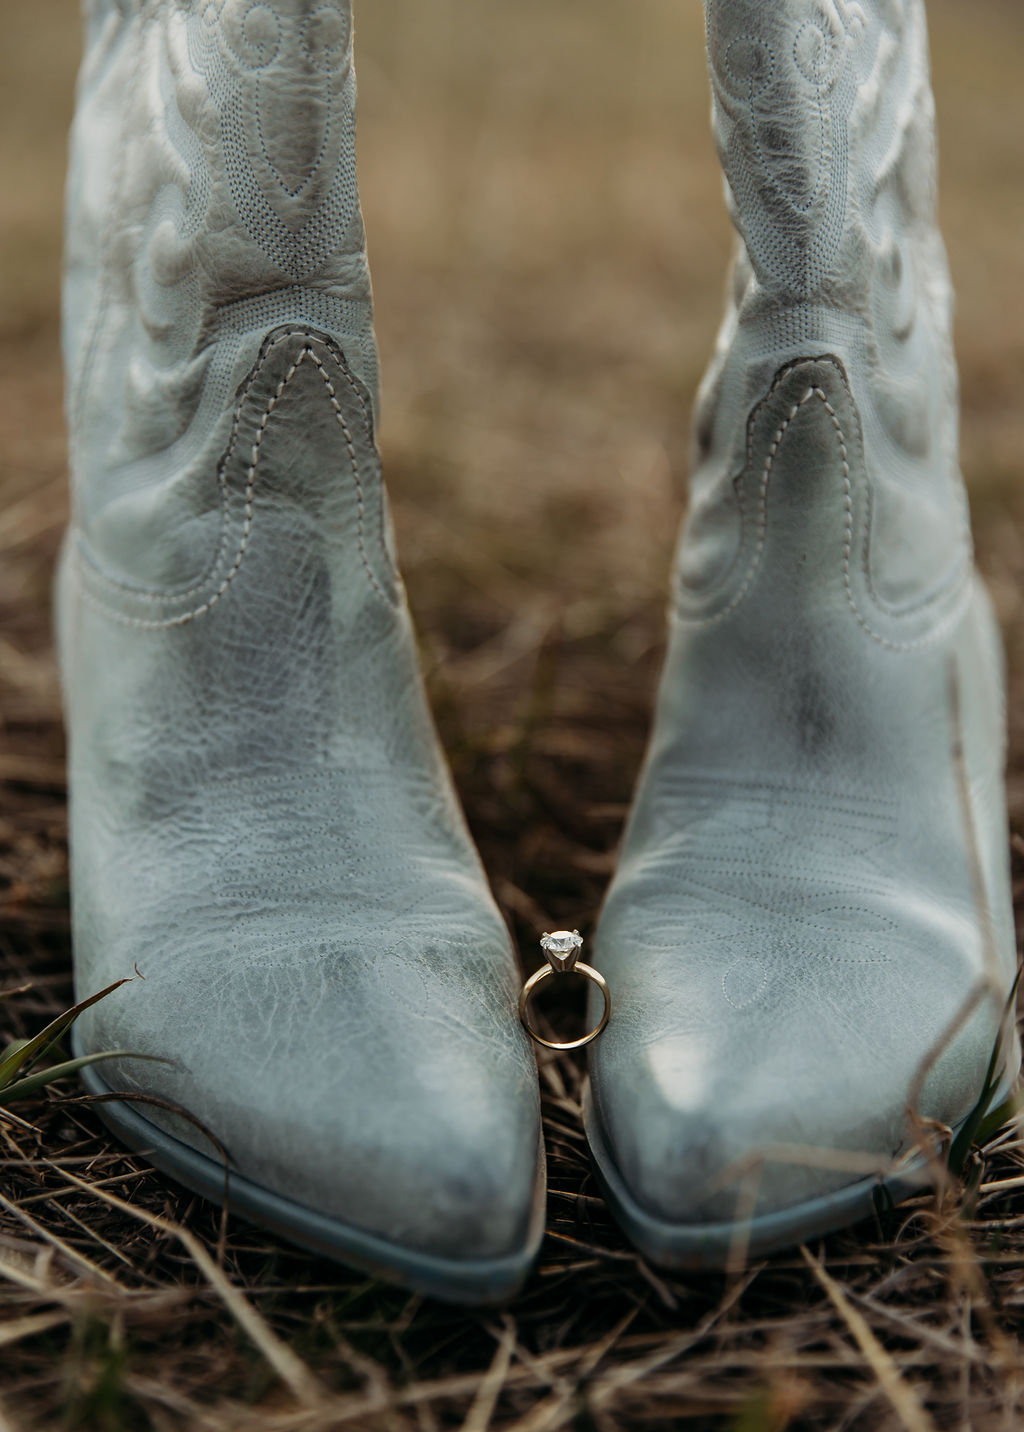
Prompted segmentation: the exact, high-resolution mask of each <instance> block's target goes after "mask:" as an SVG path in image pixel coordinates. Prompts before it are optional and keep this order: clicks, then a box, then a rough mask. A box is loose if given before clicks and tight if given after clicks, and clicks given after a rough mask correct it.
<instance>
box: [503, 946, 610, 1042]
mask: <svg viewBox="0 0 1024 1432" xmlns="http://www.w3.org/2000/svg"><path fill="white" fill-rule="evenodd" d="M572 971H574V972H575V973H577V974H581V975H586V977H587V979H588V980H592V981H593V983H594V984H596V985H597V987H598V989H599V990H600V991H601V994H602V996H603V997H604V1009H603V1011H602V1012H601V1018H600V1019H599V1020H598V1022H597V1024H596V1025H595V1026H594V1028H593V1029H592V1030H591V1031H590V1033H589V1034H584V1036H583V1037H582V1039H568V1040H564V1041H559V1040H555V1039H545V1038H544V1036H543V1035H542V1034H538V1033H537V1031H536V1030H535V1029H534V1027H533V1025H532V1024H531V1023H530V1015H529V1010H528V1009H527V1005H528V1004H529V1001H530V996H531V995H532V994H533V992H534V990H535V989H536V988H537V986H538V985H539V984H541V983H542V982H543V981H544V980H546V979H547V978H548V976H549V975H555V974H561V973H566V974H568V973H571V971H569V970H566V971H564V972H563V971H561V970H556V969H555V968H554V967H553V966H552V965H541V967H540V969H539V970H537V971H536V973H535V974H532V975H531V976H530V978H529V979H528V980H527V981H526V983H525V984H524V985H523V988H522V990H521V992H520V995H519V1018H520V1019H521V1020H522V1022H523V1028H524V1029H525V1030H526V1032H527V1034H528V1035H529V1036H530V1038H531V1039H533V1040H534V1041H535V1042H536V1043H537V1044H542V1045H543V1046H544V1048H545V1049H559V1050H562V1049H582V1048H583V1046H584V1045H585V1044H589V1043H590V1041H591V1040H592V1039H596V1038H597V1036H598V1035H599V1034H600V1033H601V1031H602V1029H604V1027H605V1025H606V1024H607V1023H608V1016H609V1015H610V1014H611V1012H612V996H611V991H610V990H609V988H608V985H607V982H606V981H605V978H604V975H602V974H600V973H599V972H598V971H597V970H595V969H592V968H591V966H590V965H585V964H582V963H581V962H580V961H579V960H577V961H576V962H575V963H574V964H573V966H572Z"/></svg>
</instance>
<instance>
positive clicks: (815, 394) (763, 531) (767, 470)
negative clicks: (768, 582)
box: [677, 359, 970, 651]
mask: <svg viewBox="0 0 1024 1432" xmlns="http://www.w3.org/2000/svg"><path fill="white" fill-rule="evenodd" d="M799 361H800V362H806V361H809V360H806V359H803V360H799ZM822 361H826V362H827V361H834V360H830V359H824V360H822ZM794 366H796V365H795V364H791V365H787V367H786V368H785V369H783V371H782V372H781V373H780V374H779V375H778V377H777V378H776V381H775V383H774V384H773V391H774V389H775V388H776V387H778V386H779V384H780V383H781V382H782V381H784V379H785V378H786V377H787V376H788V374H789V373H790V372H792V369H793V367H794ZM836 366H837V367H838V365H836ZM769 396H770V394H769ZM812 398H818V399H820V401H821V402H822V404H823V405H824V407H825V411H826V412H827V413H828V415H829V419H830V421H831V423H832V426H833V428H834V430H835V435H836V440H837V442H838V446H839V456H840V462H841V467H842V477H843V509H844V514H843V527H844V532H843V561H842V573H843V590H844V594H845V597H846V602H847V605H848V606H849V608H850V610H851V612H852V613H853V615H854V617H855V618H856V620H857V623H858V625H859V626H860V627H861V629H862V630H863V631H864V632H865V633H866V634H867V635H868V636H869V637H871V639H872V640H873V641H875V642H877V643H878V644H879V645H880V646H882V647H884V648H885V649H886V650H889V651H910V650H914V649H916V648H918V647H922V646H926V645H928V644H929V643H931V642H933V641H936V640H939V639H940V638H941V637H942V636H943V635H944V634H945V632H946V630H947V629H948V627H949V626H950V625H952V624H953V623H954V622H955V621H956V620H958V619H959V617H960V615H961V609H962V607H963V605H964V603H965V599H966V596H967V594H968V593H969V591H970V585H969V583H967V582H964V580H963V575H961V576H960V577H959V579H954V582H953V583H952V584H951V585H953V586H955V585H956V584H957V580H959V582H961V583H962V584H963V587H964V591H963V593H962V594H961V596H960V598H959V600H958V602H957V603H956V605H955V606H954V608H953V611H952V612H951V613H950V614H949V615H948V616H947V617H946V619H945V620H944V621H940V622H939V623H938V625H937V626H936V627H934V628H933V629H932V631H930V632H927V633H925V635H924V636H921V637H918V638H917V639H915V640H909V641H905V642H899V641H892V640H890V639H889V638H888V637H885V636H883V635H882V634H881V633H880V632H877V631H876V630H875V629H874V628H873V627H872V626H871V624H870V623H869V622H868V621H867V619H866V618H865V617H864V615H863V613H862V612H861V610H860V608H859V606H858V605H857V599H856V597H855V595H854V592H853V584H852V580H851V572H852V567H853V561H852V558H853V540H854V532H853V479H852V475H851V469H850V458H849V449H848V447H847V441H846V434H845V433H844V431H843V427H842V424H841V422H840V420H839V414H838V413H837V412H836V410H835V408H834V407H833V405H832V403H831V401H830V400H829V397H828V394H827V393H826V392H825V390H824V388H822V387H820V386H819V385H818V384H813V383H812V384H811V385H810V386H809V387H808V388H807V389H806V391H805V392H804V393H803V394H802V396H801V397H800V398H799V399H797V401H796V402H795V403H794V404H793V405H792V407H791V408H790V409H789V412H788V413H787V414H786V416H785V417H784V418H783V419H782V421H781V423H780V424H779V427H778V429H777V430H776V432H775V434H774V436H773V438H772V441H771V443H770V444H769V447H768V455H767V457H766V459H765V464H764V468H763V470H762V473H761V479H760V484H759V492H758V511H757V544H756V547H755V549H754V552H753V554H752V556H751V558H750V562H749V565H748V567H747V572H746V575H745V576H744V578H743V581H742V583H741V585H740V588H739V590H738V591H737V592H736V594H735V596H734V597H733V598H732V600H731V601H730V602H728V604H727V605H726V606H725V607H723V608H722V610H721V611H718V612H715V613H713V614H712V615H710V616H704V617H701V616H689V615H687V614H686V613H683V612H679V611H678V608H677V616H678V617H679V619H680V620H681V621H683V622H685V623H686V624H687V625H688V626H694V627H707V626H713V625H715V623H717V622H721V621H724V620H725V618H726V617H728V616H731V615H732V613H733V612H734V611H735V610H736V608H737V607H739V605H740V604H741V603H742V602H743V600H744V598H745V597H746V596H747V594H748V593H749V591H750V589H751V587H752V586H753V584H754V581H755V579H756V577H757V575H758V572H759V571H760V569H761V562H762V557H763V555H764V549H765V544H766V541H767V533H768V488H769V483H770V481H771V474H772V469H773V467H774V465H775V459H776V457H777V455H778V451H779V447H780V446H781V444H782V440H783V438H784V437H785V435H786V433H787V432H788V430H789V428H790V426H791V424H792V422H793V420H794V419H795V418H796V416H797V414H798V413H799V412H800V411H801V409H803V408H804V407H805V406H806V405H807V403H809V402H810V401H811V399H812ZM752 456H753V428H752V426H751V427H750V428H749V429H748V434H747V460H748V467H749V461H750V458H751V457H752ZM870 496H871V494H870V489H868V490H867V502H868V508H869V511H870V505H871V503H870ZM738 497H739V504H738V505H739V509H740V518H741V521H742V517H743V513H744V507H745V503H744V493H743V487H742V485H740V486H739V488H738ZM865 580H866V582H867V585H868V588H869V590H870V589H871V580H870V572H869V571H867V570H865ZM946 591H947V592H948V591H949V588H947V589H946ZM945 594H946V593H944V592H940V593H938V594H937V595H936V596H933V597H932V598H931V599H930V600H929V601H928V602H925V603H923V604H922V607H921V608H919V609H918V610H919V611H920V610H927V608H928V606H930V605H934V604H936V603H937V602H938V601H939V600H941V598H942V596H944V595H945Z"/></svg>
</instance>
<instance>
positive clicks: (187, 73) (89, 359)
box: [58, 0, 539, 1259]
mask: <svg viewBox="0 0 1024 1432" xmlns="http://www.w3.org/2000/svg"><path fill="white" fill-rule="evenodd" d="M351 46H352V34H351V13H350V8H349V5H348V4H347V3H341V0H338V3H333V2H332V0H276V3H275V4H274V5H273V6H270V5H268V4H253V3H243V0H196V3H194V4H188V3H184V0H168V3H149V4H141V5H140V4H132V3H122V4H115V3H111V2H110V0H101V3H96V0H93V3H92V4H91V6H90V8H89V10H88V11H87V31H86V50H85V59H84V64H83V69H82V75H81V82H80V91H79V98H78V110H77V116H76V119H75V125H74V132H73V136H72V167H71V177H70V180H69V191H68V241H67V278H66V308H65V314H66V324H65V352H66V363H67V388H68V412H69V423H70V433H71V456H72V469H73V491H74V512H75V517H74V522H73V525H72V527H71V529H70V531H69V533H68V536H67V541H66V545H65V551H64V555H63V560H62V566H61V573H60V582H59V594H58V605H59V638H60V652H61V664H62V672H63V680H64V690H65V699H66V709H67V720H68V728H69V734H70V779H71V841H72V861H73V916H74V943H75V958H76V970H77V975H76V978H77V989H78V992H79V995H80V996H85V995H87V994H91V993H92V992H94V991H95V990H97V989H99V988H100V987H102V986H103V985H105V984H107V983H108V982H111V981H113V980H115V979H118V978H119V977H121V976H123V975H128V974H131V973H132V968H133V966H134V965H136V964H137V966H138V969H139V971H140V974H141V975H142V976H144V979H138V980H136V981H134V982H133V983H132V984H130V985H128V986H125V987H123V988H122V989H120V990H119V991H117V993H116V994H114V995H113V996H111V997H110V998H108V999H106V1000H104V1001H103V1002H102V1003H100V1004H98V1005H96V1006H95V1007H94V1008H93V1009H91V1010H90V1011H88V1013H87V1014H86V1015H85V1016H83V1018H82V1020H81V1022H80V1029H79V1033H80V1042H81V1048H82V1051H83V1052H90V1051H93V1050H100V1049H107V1048H126V1049H131V1050H133V1051H137V1052H141V1053H148V1054H154V1055H161V1056H165V1057H168V1058H170V1059H171V1060H173V1061H174V1062H173V1065H162V1064H150V1063H146V1064H143V1063H140V1062H138V1061H135V1062H132V1061H119V1062H118V1064H117V1065H115V1066H104V1068H105V1070H106V1072H105V1076H104V1077H105V1078H106V1079H107V1081H108V1082H109V1083H110V1084H111V1085H112V1086H113V1087H115V1088H120V1089H129V1090H137V1091H145V1092H148V1093H151V1094H155V1095H157V1096H160V1097H162V1098H165V1099H168V1100H172V1101H174V1102H175V1103H176V1104H179V1105H182V1106H184V1107H185V1108H186V1109H188V1110H190V1111H191V1112H192V1113H193V1114H194V1115H196V1116H197V1117H198V1118H199V1119H201V1120H202V1121H203V1122H204V1123H206V1124H207V1125H208V1126H209V1127H210V1128H211V1129H212V1130H213V1131H214V1133H215V1134H217V1136H218V1137H219V1138H220V1139H221V1140H222V1141H223V1143H224V1144H225V1145H226V1146H227V1148H228V1150H229V1152H230V1155H231V1159H232V1164H233V1166H234V1168H235V1169H236V1170H237V1171H238V1172H239V1173H241V1174H242V1175H244V1176H245V1177H246V1178H247V1179H249V1180H251V1181H253V1182H254V1183H256V1184H258V1185H260V1186H262V1187H264V1188H267V1189H269V1190H271V1191H272V1192H275V1193H278V1194H281V1195H283V1196H285V1197H288V1198H290V1199H292V1200H294V1202H295V1204H296V1205H298V1206H304V1207H308V1208H312V1209H314V1210H317V1211H319V1212H321V1213H325V1214H328V1215H331V1216H332V1217H334V1218H336V1219H338V1220H339V1221H341V1222H343V1223H345V1224H347V1225H353V1226H355V1227H357V1228H362V1229H365V1230H368V1231H370V1232H372V1233H375V1234H379V1235H382V1236H383V1237H385V1238H386V1239H389V1240H391V1241H392V1242H393V1243H394V1244H396V1245H399V1246H407V1247H409V1248H413V1249H417V1250H421V1251H426V1252H427V1253H431V1254H437V1255H442V1256H446V1257H451V1258H455V1259H472V1258H487V1257H499V1256H502V1255H505V1254H508V1253H510V1252H515V1251H516V1250H519V1249H521V1248H522V1247H523V1246H524V1244H525V1243H526V1241H527V1240H528V1237H529V1236H530V1235H529V1234H528V1224H529V1220H530V1213H531V1205H532V1203H533V1200H534V1194H535V1189H536V1182H537V1178H538V1141H539V1108H538V1103H539V1101H538V1089H537V1079H536V1068H535V1064H534V1060H533V1057H532V1053H531V1050H530V1048H529V1045H528V1041H527V1039H526V1036H525V1034H524V1032H523V1031H522V1029H521V1028H520V1026H519V1023H518V1021H517V1019H516V1007H515V1005H516V995H517V991H518V985H519V976H518V973H517V967H516V960H515V956H514V953H513V950H512V947H511V944H510V940H509V936H508V933H507V931H506V928H505V926H504V924H503V921H502V919H501V917H500V915H499V913H498V910H497V908H496V906H495V904H494V902H493V899H492V897H491V895H490V893H489V891H488V888H487V884H486V881H485V878H484V875H483V872H482V870H481V867H480V863H479V860H478V857H477V855H476V852H475V850H474V848H473V846H472V843H471V840H470V838H469V835H468V833H467V830H466V827H465V824H464V821H463V818H462V815H461V813H460V811H459V808H458V805H457V802H456V798H455V796H454V793H453V789H452V786H451V782H450V778H449V775H448V772H447V770H446V767H445V764H444V761H443V758H442V755H441V752H440V749H439V746H438V742H437V738H436V735H435V732H434V729H433V726H432V723H431V721H430V717H429V714H428V711H427V707H426V703H425V698H424V693H423V689H422V685H421V680H420V676H419V672H418V669H417V663H416V653H415V646H414V639H413V634H412V631H411V627H410V621H409V615H408V611H407V607H406V602H405V597H404V594H403V590H402V586H401V582H400V580H399V578H398V576H397V574H396V571H395V566H394V558H393V552H392V544H391V538H390V529H389V522H388V516H387V510H386V500H385V494H384V490H383V487H382V483H381V474H380V463H379V458H378V454H377V449H376V445H375V439H374V431H375V413H376V401H377V400H376V355H375V348H374V340H373V334H372V327H371V296H370V286H369V277H368V270H367V265H366V259H365V253H364V242H363V227H362V220H361V217H360V212H359V202H358V195H357V190H356V179H355V152H354V123H355V79H354V74H353V68H352V48H351ZM137 1107H138V1108H139V1109H140V1110H141V1112H143V1113H145V1115H146V1117H147V1118H148V1119H150V1120H152V1121H153V1122H154V1123H155V1124H158V1125H159V1126H160V1127H161V1128H163V1129H165V1130H168V1131H170V1132H171V1133H173V1134H174V1135H176V1136H177V1138H178V1139H180V1140H182V1141H184V1142H185V1143H188V1144H190V1145H192V1146H193V1147H195V1148H197V1149H200V1150H201V1151H202V1152H204V1153H208V1154H212V1156H213V1157H216V1155H215V1154H213V1153H212V1151H211V1149H210V1147H209V1145H208V1144H207V1143H206V1141H205V1140H204V1138H203V1136H202V1134H201V1133H200V1132H199V1131H198V1130H197V1129H196V1128H195V1127H194V1126H193V1125H191V1124H189V1123H187V1122H185V1121H183V1120H181V1119H179V1118H177V1117H175V1116H174V1115H172V1114H168V1113H165V1112H162V1111H160V1110H159V1109H156V1108H153V1107H152V1106H146V1105H140V1106H137Z"/></svg>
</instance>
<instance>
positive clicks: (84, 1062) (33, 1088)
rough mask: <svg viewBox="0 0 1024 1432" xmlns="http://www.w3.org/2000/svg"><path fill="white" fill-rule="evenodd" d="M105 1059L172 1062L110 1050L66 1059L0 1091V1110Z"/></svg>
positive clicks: (149, 1055)
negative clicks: (55, 1081)
mask: <svg viewBox="0 0 1024 1432" xmlns="http://www.w3.org/2000/svg"><path fill="white" fill-rule="evenodd" d="M104 1059H146V1060H148V1061H149V1062H150V1063H152V1064H170V1063H171V1062H172V1061H171V1060H170V1059H161V1057H160V1056H159V1055H158V1054H138V1053H136V1052H135V1050H132V1049H108V1050H104V1051H103V1052H102V1053H100V1054H83V1055H82V1056H81V1058H79V1059H65V1060H64V1062H63V1063H62V1064H54V1065H53V1067H52V1068H50V1069H40V1070H39V1071H38V1072H37V1073H35V1074H26V1075H25V1076H24V1078H22V1079H15V1080H14V1082H13V1083H12V1084H9V1085H8V1086H7V1088H6V1089H2V1090H0V1109H2V1108H3V1107H4V1105H5V1104H9V1103H12V1102H13V1101H14V1100H15V1099H24V1098H27V1097H28V1095H30V1094H35V1093H36V1092H37V1091H38V1090H40V1089H45V1088H46V1086H47V1084H52V1083H53V1082H54V1080H56V1079H66V1078H67V1077H68V1075H69V1074H77V1073H78V1071H79V1069H85V1068H86V1067H87V1066H88V1065H89V1064H99V1063H100V1062H101V1061H102V1060H104Z"/></svg>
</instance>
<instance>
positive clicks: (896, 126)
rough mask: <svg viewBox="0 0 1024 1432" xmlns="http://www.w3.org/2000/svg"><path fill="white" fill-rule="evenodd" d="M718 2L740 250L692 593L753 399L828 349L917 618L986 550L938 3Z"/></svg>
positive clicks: (686, 567)
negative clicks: (958, 293) (955, 338)
mask: <svg viewBox="0 0 1024 1432" xmlns="http://www.w3.org/2000/svg"><path fill="white" fill-rule="evenodd" d="M705 13H706V20H707V42H708V59H709V68H710V74H711V85H712V95H713V124H714V133H715V141H716V145H717V148H718V153H719V156H720V158H721V161H722V166H723V170H724V173H725V179H726V190H727V199H728V202H729V207H730V211H731V214H732V217H733V220H734V222H735V225H736V228H737V232H738V236H739V242H738V251H737V257H736V261H735V265H734V271H733V279H732V285H731V292H730V295H729V299H728V304H727V312H726V316H725V321H724V323H723V325H722V329H721V332H720V335H719V341H718V346H717V351H716V353H715V356H714V359H713V361H712V363H711V366H710V368H709V370H708V373H707V375H706V377H705V379H704V382H703V384H702V388H701V392H700V395H699V398H698V404H697V413H696V420H695V452H694V463H693V480H692V487H691V512H690V521H689V531H688V535H687V539H686V540H685V541H684V543H683V545H682V549H681V553H680V580H681V583H682V586H683V588H687V587H692V588H702V587H704V586H706V585H707V584H708V583H713V582H714V581H716V580H717V579H718V578H720V576H721V573H722V571H723V570H724V568H725V567H727V566H728V564H729V562H730V561H731V560H732V558H733V556H734V555H735V552H736V550H737V546H738V545H739V542H740V540H741V539H740V538H739V536H738V533H739V529H740V526H741V525H742V515H741V513H740V511H739V508H738V506H737V503H736V501H735V496H736V494H735V492H734V491H733V487H732V484H733V482H734V481H735V479H736V478H737V475H738V474H739V473H741V472H742V471H743V468H744V466H745V465H746V462H747V457H748V453H747V445H748V440H749V432H748V422H749V420H750V416H751V414H752V412H753V411H754V409H755V407H756V406H757V404H758V403H759V402H761V401H762V399H763V398H764V396H765V394H766V393H768V392H769V391H770V389H771V387H772V384H773V382H774V380H775V378H776V375H777V374H778V373H779V372H780V371H781V370H782V369H783V367H784V366H785V365H786V364H787V363H793V362H795V361H798V360H800V359H806V358H814V359H817V358H825V357H830V358H833V359H836V360H838V363H839V365H840V367H841V369H842V371H843V373H844V374H845V378H846V383H847V385H848V387H849V390H850V393H851V395H852V398H853V401H854V404H855V407H856V412H857V422H858V426H859V428H860V430H861V432H862V434H863V451H864V458H863V466H862V470H861V471H859V472H856V473H853V474H852V475H851V481H852V482H853V484H854V486H859V487H861V488H862V489H863V490H864V493H865V499H866V500H867V501H868V502H869V503H870V506H871V533H870V539H869V548H870V551H869V556H868V559H867V560H868V563H869V566H870V584H871V586H872V589H873V591H874V593H875V594H876V595H877V597H878V599H879V601H880V602H881V604H882V605H883V606H884V607H885V608H886V609H887V610H888V611H892V612H897V613H898V612H900V611H903V610H908V611H909V610H910V609H912V608H914V607H915V606H917V605H919V604H920V603H921V602H922V601H925V600H927V599H928V598H929V596H930V595H931V594H934V593H935V592H936V591H937V590H939V589H941V588H942V587H944V586H945V585H946V584H948V583H949V582H952V581H955V580H956V579H957V577H958V574H959V575H962V573H963V571H964V570H965V566H966V565H967V564H968V563H969V558H970V538H969V533H968V529H967V514H966V504H965V498H964V493H963V486H962V481H961V478H960V472H959V465H958V459H957V445H958V433H957V379H956V368H955V364H954V360H953V353H952V339H951V318H952V293H951V289H950V283H949V275H948V268H947V264H946V258H945V251H944V248H943V245H942V240H941V237H940V235H939V232H938V228H937V226H936V219H935V173H936V163H935V126H934V104H933V100H932V94H931V88H930V83H929V75H928V54H927V34H926V28H925V19H924V10H923V6H922V5H921V3H920V0H861V3H853V0H780V3H778V4H771V5H765V4H761V3H757V0H706V3H705ZM821 500H822V501H826V500H831V499H830V498H828V497H826V496H825V494H822V498H821Z"/></svg>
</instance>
